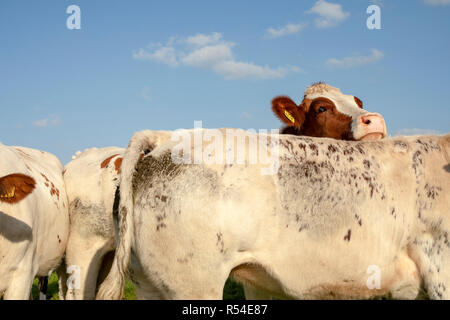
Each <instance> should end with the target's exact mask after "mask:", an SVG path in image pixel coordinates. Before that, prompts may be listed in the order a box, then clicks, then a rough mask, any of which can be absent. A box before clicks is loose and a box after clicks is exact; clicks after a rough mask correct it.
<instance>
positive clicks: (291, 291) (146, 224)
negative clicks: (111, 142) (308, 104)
mask: <svg viewBox="0 0 450 320" xmlns="http://www.w3.org/2000/svg"><path fill="white" fill-rule="evenodd" d="M223 131H225V130H221V131H220V132H221V134H222V136H224V135H225V133H224V132H223ZM203 132H204V135H207V136H217V134H216V133H212V132H211V130H204V131H203ZM234 133H235V136H238V137H241V136H242V135H249V136H252V135H255V134H249V133H245V132H243V131H239V132H234ZM262 136H263V135H262V134H260V135H258V138H259V139H261V138H262ZM191 138H192V137H191ZM266 138H267V139H266V145H267V146H268V147H267V148H268V150H269V151H268V152H269V153H274V154H278V159H279V161H278V166H277V168H278V170H275V171H274V174H272V175H270V174H264V175H263V174H262V169H263V167H265V166H266V165H265V163H264V165H263V162H262V161H261V160H260V159H258V161H257V162H254V163H253V162H249V161H248V159H249V158H251V157H250V155H251V153H250V151H249V150H250V149H249V146H248V145H246V146H245V148H244V149H243V152H244V155H243V156H244V158H245V161H244V162H243V163H227V162H226V161H224V160H223V159H222V160H223V161H212V162H211V161H208V162H206V161H203V162H192V161H191V162H189V161H185V162H183V161H179V157H180V156H181V157H183V159H184V156H183V155H186V158H185V159H187V160H189V159H192V154H194V155H195V154H198V153H196V150H195V148H196V147H195V146H194V147H193V149H194V151H192V150H191V152H186V151H183V150H182V152H181V153H180V149H179V148H178V144H177V143H176V142H174V141H170V142H166V143H164V144H162V145H160V146H158V147H157V148H155V149H153V150H152V151H151V152H150V153H148V154H147V155H146V156H144V157H143V158H141V156H140V155H141V152H142V150H143V149H144V148H146V147H147V144H146V142H145V139H143V137H142V136H141V137H139V136H135V137H133V138H132V139H131V141H130V144H129V147H128V148H127V151H126V152H125V155H124V159H123V162H122V176H121V182H120V197H121V200H120V204H119V216H118V223H119V225H118V230H119V236H118V238H119V242H118V245H117V248H116V254H115V257H114V261H113V264H112V267H111V270H110V273H109V274H108V276H107V277H106V279H105V281H104V282H103V284H102V285H101V287H100V289H99V292H98V295H97V298H98V299H119V298H120V297H121V295H122V290H123V285H124V275H125V273H126V271H127V268H128V265H130V269H131V270H130V274H131V276H132V277H136V278H137V279H136V280H137V281H138V283H139V286H140V289H141V295H143V296H145V297H146V298H163V299H221V297H222V289H223V285H224V283H225V280H226V279H227V277H228V276H229V275H230V273H231V275H232V276H233V277H234V278H235V279H237V280H238V281H240V282H241V283H247V284H250V285H251V286H252V287H254V288H257V289H258V290H260V291H264V292H267V293H268V294H269V295H271V296H273V297H278V298H301V299H348V298H358V299H362V298H373V297H392V298H397V299H414V298H416V296H417V295H418V292H419V291H420V289H421V284H423V288H424V290H426V292H427V294H428V295H429V297H430V298H432V299H450V239H449V237H450V212H449V210H450V209H449V208H450V157H449V153H450V135H449V134H447V135H445V136H410V137H395V138H388V139H384V140H379V141H365V142H360V141H339V140H334V139H328V138H310V137H301V136H292V135H279V136H276V135H270V136H267V137H266ZM233 139H234V138H233ZM263 141H264V140H263ZM211 143H212V142H211ZM211 143H210V144H211ZM210 144H208V143H204V144H203V145H202V147H201V149H200V152H201V151H203V152H204V154H208V153H210V152H211V150H216V152H219V151H220V150H221V149H220V147H219V148H218V149H217V148H216V149H214V148H211V146H210ZM224 145H225V143H224ZM269 145H270V146H269ZM260 146H261V144H260ZM262 146H264V144H263V145H262ZM197 147H198V146H197ZM227 151H228V149H226V150H224V152H223V154H226V153H227ZM241 156H242V155H241ZM220 159H221V158H220ZM175 160H176V161H175Z"/></svg>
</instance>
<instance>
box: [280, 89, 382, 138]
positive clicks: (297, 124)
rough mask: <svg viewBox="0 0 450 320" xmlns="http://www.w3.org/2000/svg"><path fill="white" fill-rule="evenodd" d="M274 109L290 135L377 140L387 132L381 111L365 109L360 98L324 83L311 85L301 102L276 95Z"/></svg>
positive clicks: (283, 131) (285, 131)
mask: <svg viewBox="0 0 450 320" xmlns="http://www.w3.org/2000/svg"><path fill="white" fill-rule="evenodd" d="M272 110H273V111H274V113H275V115H276V116H277V117H278V118H280V120H281V121H283V122H284V123H285V124H286V125H287V127H285V128H284V129H283V130H282V133H286V134H295V135H305V136H312V137H328V138H334V139H339V140H377V139H382V138H384V137H386V134H387V133H386V125H385V122H384V119H383V117H382V116H381V115H380V114H378V113H371V112H368V111H366V110H364V109H363V103H362V101H361V100H360V99H358V98H357V97H355V96H351V95H346V94H343V93H342V92H341V91H340V90H339V89H337V88H334V87H331V86H329V85H327V84H324V83H319V84H315V85H313V86H311V87H309V88H308V89H307V90H306V91H305V96H304V98H303V101H302V103H301V104H300V105H297V104H296V103H295V102H294V101H292V100H291V99H290V98H289V97H276V98H275V99H273V100H272Z"/></svg>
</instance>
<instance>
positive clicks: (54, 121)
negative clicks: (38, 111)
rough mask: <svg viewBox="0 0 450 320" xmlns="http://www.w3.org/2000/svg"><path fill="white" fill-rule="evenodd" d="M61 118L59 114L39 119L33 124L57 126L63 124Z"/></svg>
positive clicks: (44, 126) (36, 125)
mask: <svg viewBox="0 0 450 320" xmlns="http://www.w3.org/2000/svg"><path fill="white" fill-rule="evenodd" d="M61 123H62V122H61V119H60V118H59V117H58V116H50V117H49V118H45V119H41V120H37V121H35V122H33V126H35V127H38V128H46V127H56V126H59V125H60V124H61Z"/></svg>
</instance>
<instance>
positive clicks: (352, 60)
mask: <svg viewBox="0 0 450 320" xmlns="http://www.w3.org/2000/svg"><path fill="white" fill-rule="evenodd" d="M383 57H384V53H383V52H381V51H380V50H377V49H372V50H371V55H369V56H353V57H345V58H342V59H337V58H331V59H328V60H327V62H326V64H327V66H329V67H331V68H353V67H359V66H363V65H365V64H369V63H373V62H376V61H378V60H380V59H383Z"/></svg>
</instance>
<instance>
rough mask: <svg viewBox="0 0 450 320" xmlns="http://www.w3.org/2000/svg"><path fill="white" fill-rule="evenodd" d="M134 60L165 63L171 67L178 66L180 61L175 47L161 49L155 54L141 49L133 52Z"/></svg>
mask: <svg viewBox="0 0 450 320" xmlns="http://www.w3.org/2000/svg"><path fill="white" fill-rule="evenodd" d="M133 59H136V60H155V61H159V62H162V63H165V64H167V65H169V66H171V67H176V66H178V61H177V58H176V55H175V49H174V48H173V47H160V48H158V49H156V50H154V51H153V52H148V51H146V50H144V49H139V50H138V51H137V52H133Z"/></svg>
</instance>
